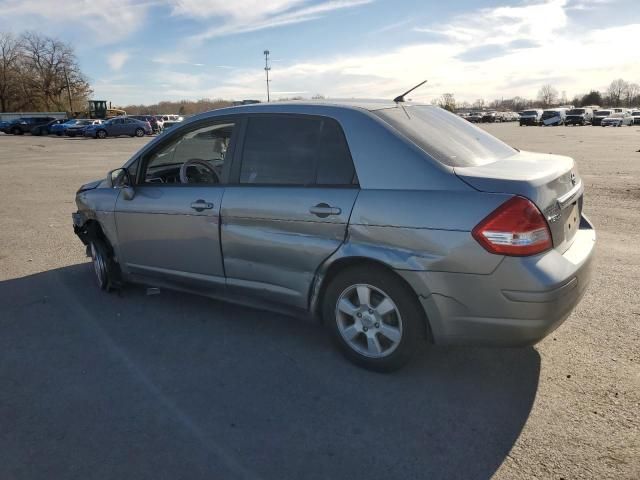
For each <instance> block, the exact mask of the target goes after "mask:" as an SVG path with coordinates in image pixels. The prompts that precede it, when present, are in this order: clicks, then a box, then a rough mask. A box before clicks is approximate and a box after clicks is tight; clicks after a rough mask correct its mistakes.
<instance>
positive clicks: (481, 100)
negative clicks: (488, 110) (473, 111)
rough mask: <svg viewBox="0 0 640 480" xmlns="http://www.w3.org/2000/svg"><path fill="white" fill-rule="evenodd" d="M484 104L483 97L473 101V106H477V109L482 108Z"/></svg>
mask: <svg viewBox="0 0 640 480" xmlns="http://www.w3.org/2000/svg"><path fill="white" fill-rule="evenodd" d="M484 105H485V102H484V98H479V99H477V100H476V101H475V102H473V108H477V109H478V110H482V109H483V108H484Z"/></svg>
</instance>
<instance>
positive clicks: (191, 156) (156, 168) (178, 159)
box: [144, 123, 234, 184]
mask: <svg viewBox="0 0 640 480" xmlns="http://www.w3.org/2000/svg"><path fill="white" fill-rule="evenodd" d="M233 130H234V123H218V124H215V125H207V126H204V127H200V128H197V129H194V130H190V131H187V132H185V133H182V134H180V135H178V136H176V137H174V138H173V139H172V140H171V141H170V142H169V143H168V144H166V145H164V146H162V147H161V148H160V149H159V150H157V151H155V152H153V153H152V154H151V156H150V157H149V161H148V162H147V168H146V172H145V175H144V183H166V184H179V183H181V184H218V183H220V181H221V179H222V171H223V168H224V165H225V162H226V161H228V160H229V159H228V153H229V146H230V144H231V136H232V134H233Z"/></svg>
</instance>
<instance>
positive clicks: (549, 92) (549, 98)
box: [538, 84, 558, 107]
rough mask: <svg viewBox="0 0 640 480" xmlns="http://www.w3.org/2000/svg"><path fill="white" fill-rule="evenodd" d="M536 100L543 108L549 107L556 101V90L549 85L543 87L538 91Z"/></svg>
mask: <svg viewBox="0 0 640 480" xmlns="http://www.w3.org/2000/svg"><path fill="white" fill-rule="evenodd" d="M538 100H540V102H541V103H542V106H543V107H550V106H551V105H553V104H554V103H556V101H557V100H558V90H556V89H555V88H553V86H551V85H549V84H546V85H543V86H542V87H541V88H540V90H538Z"/></svg>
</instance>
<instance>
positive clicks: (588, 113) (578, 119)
mask: <svg viewBox="0 0 640 480" xmlns="http://www.w3.org/2000/svg"><path fill="white" fill-rule="evenodd" d="M592 121H593V110H591V109H590V108H573V109H571V110H569V111H568V112H567V118H566V119H565V121H564V124H565V126H566V125H588V124H590V123H591V122H592Z"/></svg>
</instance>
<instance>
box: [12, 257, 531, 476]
mask: <svg viewBox="0 0 640 480" xmlns="http://www.w3.org/2000/svg"><path fill="white" fill-rule="evenodd" d="M0 304H1V305H2V306H3V307H2V308H3V312H4V313H3V314H2V316H1V317H0V318H1V319H0V329H1V331H0V381H1V382H2V383H1V384H2V389H0V418H1V419H2V427H1V428H0V452H2V457H3V460H2V461H1V462H0V477H2V478H82V479H86V478H136V479H142V478H153V479H159V478H170V479H176V478H190V479H193V478H225V479H226V478H273V479H288V478H291V479H320V478H327V479H343V478H345V479H359V478H365V477H366V478H371V479H376V478H380V479H395V478H401V479H407V478H430V479H433V478H474V479H475V478H489V477H490V476H491V475H492V474H493V473H494V472H495V471H496V469H497V468H498V467H499V466H500V464H501V463H502V462H503V461H504V459H505V457H506V455H507V454H508V453H509V451H510V449H511V447H512V446H513V444H514V442H515V441H516V439H517V438H518V435H519V434H520V431H521V430H522V428H523V426H524V424H525V422H526V420H527V417H528V415H529V412H530V410H531V406H532V403H533V401H534V398H535V395H536V390H537V385H538V376H539V370H540V358H539V356H538V353H537V352H536V351H535V350H534V349H533V348H526V349H513V350H510V349H469V348H456V349H453V348H452V349H448V348H432V349H425V351H424V352H423V353H422V354H420V355H419V356H418V358H416V359H415V361H414V362H413V363H412V364H410V365H409V367H408V368H406V369H404V370H402V371H400V372H396V373H394V374H391V375H380V374H374V373H371V372H368V371H365V370H361V369H358V368H357V367H354V366H352V365H351V364H349V363H347V362H346V360H344V359H343V358H342V357H341V356H340V355H339V354H338V353H337V351H336V350H335V349H334V348H333V346H332V345H331V342H330V341H329V339H328V337H327V335H326V334H325V332H324V330H323V329H322V328H321V327H320V326H318V325H314V324H311V323H307V322H302V321H298V320H296V319H292V318H289V317H285V316H282V315H277V314H272V313H265V312H261V311H256V310H252V309H248V308H243V307H239V306H234V305H229V304H225V303H221V302H215V301H212V300H210V299H206V298H200V297H195V296H191V295H186V294H181V293H173V292H168V291H163V292H162V293H161V294H160V295H154V296H147V295H146V294H145V290H144V289H143V288H140V287H135V286H130V287H128V288H127V289H126V290H125V291H124V292H123V293H122V294H121V295H118V294H113V293H112V294H106V293H104V292H100V291H98V289H97V287H96V286H95V285H94V282H93V276H92V272H91V266H90V265H89V264H81V265H74V266H70V267H66V268H61V269H57V270H52V271H47V272H43V273H40V274H36V275H32V276H28V277H24V278H19V279H14V280H7V281H3V282H0Z"/></svg>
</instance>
